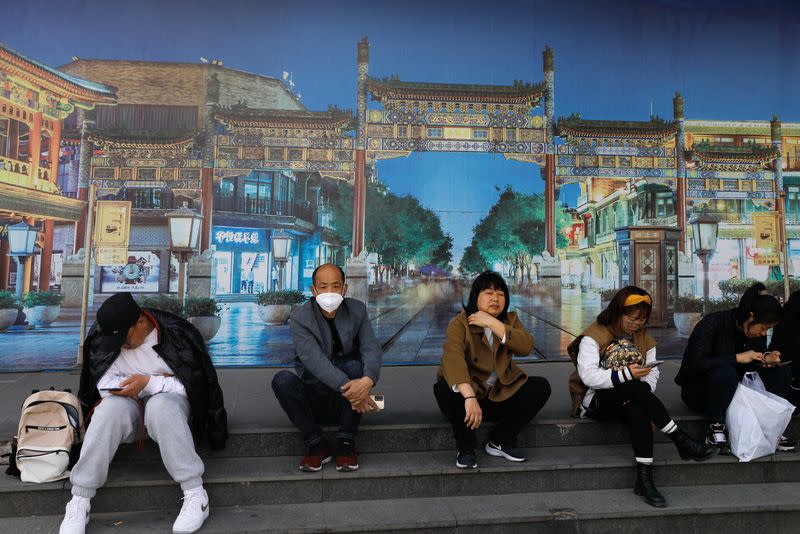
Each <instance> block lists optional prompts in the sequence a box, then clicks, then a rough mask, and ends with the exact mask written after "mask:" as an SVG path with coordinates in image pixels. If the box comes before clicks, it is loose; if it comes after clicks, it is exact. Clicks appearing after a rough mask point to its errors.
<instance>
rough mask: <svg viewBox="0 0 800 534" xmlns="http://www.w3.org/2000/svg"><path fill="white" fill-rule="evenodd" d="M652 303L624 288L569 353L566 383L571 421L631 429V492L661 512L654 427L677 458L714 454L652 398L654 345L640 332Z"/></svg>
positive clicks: (655, 367) (643, 293) (637, 290)
mask: <svg viewBox="0 0 800 534" xmlns="http://www.w3.org/2000/svg"><path fill="white" fill-rule="evenodd" d="M652 305H653V301H652V299H651V297H650V295H649V294H648V293H647V291H645V290H643V289H640V288H638V287H635V286H628V287H625V288H623V289H621V290H619V291H618V292H617V294H616V295H614V298H613V299H612V300H611V303H610V304H609V305H608V307H607V308H606V309H605V310H603V311H602V312H601V313H600V315H598V316H597V320H596V321H595V323H593V324H592V325H591V326H589V328H587V329H586V330H585V331H584V332H583V334H582V335H581V336H579V337H578V338H577V339H575V341H573V342H572V344H570V346H569V347H568V349H567V350H568V352H569V354H570V355H571V356H573V358H574V359H575V363H576V367H577V370H576V372H575V373H573V375H572V376H571V377H570V393H571V394H572V400H573V413H572V415H573V416H574V417H584V416H585V417H591V418H593V419H599V420H608V419H620V420H622V421H623V422H624V423H625V424H626V425H627V426H628V427H629V429H630V433H631V443H632V445H633V454H634V458H635V460H636V484H635V486H634V492H635V493H636V495H640V496H642V497H644V500H645V502H646V503H647V504H649V505H651V506H656V507H659V508H662V507H664V506H666V500H665V499H664V496H663V495H661V493H660V492H659V491H658V489H656V487H655V483H654V482H653V429H652V425H651V424H654V425H655V426H656V427H657V428H659V429H660V430H661V431H662V432H663V433H664V434H666V435H667V436H668V437H669V438H670V439H671V440H672V441H673V442H674V443H675V446H676V447H677V448H678V453H680V455H681V458H683V459H684V460H688V459H692V460H695V461H703V460H706V459H708V458H710V457H711V456H713V454H714V452H715V449H714V447H711V446H709V445H706V444H704V443H703V442H702V441H698V440H695V439H693V438H692V437H690V436H689V435H688V434H686V432H684V431H683V430H681V429H680V428H678V425H676V424H675V422H674V421H673V420H672V418H671V417H670V415H669V413H667V410H666V408H664V405H663V404H662V403H661V401H660V400H659V399H658V397H656V396H655V395H654V392H655V390H656V384H657V382H658V376H659V372H658V363H659V362H657V361H656V343H655V340H654V339H653V338H652V337H651V336H650V335H649V334H648V333H647V330H646V328H645V326H646V325H647V321H648V319H649V318H650V312H651V311H652Z"/></svg>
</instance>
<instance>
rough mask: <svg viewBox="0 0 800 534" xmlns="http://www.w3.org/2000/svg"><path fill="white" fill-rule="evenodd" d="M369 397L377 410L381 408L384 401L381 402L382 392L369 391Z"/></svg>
mask: <svg viewBox="0 0 800 534" xmlns="http://www.w3.org/2000/svg"><path fill="white" fill-rule="evenodd" d="M369 397H370V398H371V399H372V401H373V402H374V403H375V405H376V406H377V407H378V409H379V410H383V406H384V402H383V393H370V394H369Z"/></svg>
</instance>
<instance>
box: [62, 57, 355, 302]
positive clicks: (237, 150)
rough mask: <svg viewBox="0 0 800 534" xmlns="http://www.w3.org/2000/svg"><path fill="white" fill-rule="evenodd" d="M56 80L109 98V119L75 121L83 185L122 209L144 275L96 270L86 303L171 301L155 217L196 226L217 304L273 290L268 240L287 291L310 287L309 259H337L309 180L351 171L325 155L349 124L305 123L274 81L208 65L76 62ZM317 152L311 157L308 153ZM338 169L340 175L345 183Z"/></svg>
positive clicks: (170, 272) (170, 274)
mask: <svg viewBox="0 0 800 534" xmlns="http://www.w3.org/2000/svg"><path fill="white" fill-rule="evenodd" d="M63 68H64V69H65V70H68V71H70V72H75V73H80V74H81V75H84V76H86V77H89V78H91V79H95V80H103V81H106V82H107V83H114V84H117V85H116V86H117V87H119V91H118V92H119V105H118V106H117V107H115V108H100V109H98V110H97V113H95V114H94V116H89V115H88V114H87V115H85V116H82V117H81V119H82V121H83V122H84V123H85V126H84V125H81V129H83V130H87V131H88V133H85V134H84V136H83V138H84V144H87V143H88V144H90V146H91V152H90V153H91V154H92V157H91V165H90V166H89V168H88V169H87V170H86V174H87V175H88V176H89V177H90V179H91V180H93V181H94V183H95V184H96V185H97V186H98V188H99V189H98V197H99V198H108V199H112V198H113V199H126V200H130V201H131V202H132V203H133V207H134V218H133V225H132V230H131V246H130V252H131V255H132V256H134V259H135V260H136V261H137V262H141V261H145V262H146V263H147V264H148V265H150V267H151V269H150V270H149V271H148V274H149V279H148V280H145V279H142V280H136V281H135V282H136V283H134V284H133V285H131V284H130V283H129V282H128V281H125V280H123V281H120V276H119V275H118V273H116V271H120V267H117V268H116V269H115V268H114V267H109V268H103V269H101V271H100V272H99V273H98V276H97V282H96V286H95V289H96V291H98V292H113V291H117V290H120V289H128V290H131V289H132V290H134V291H141V292H167V291H174V290H175V289H176V287H177V278H176V269H175V266H174V265H173V264H174V263H175V260H174V258H171V256H170V252H169V250H168V235H167V226H166V218H165V215H166V213H168V212H169V211H171V210H173V209H175V208H177V207H180V206H181V205H184V204H185V205H187V206H188V207H191V208H194V209H197V210H198V211H200V212H201V213H202V215H203V223H204V228H203V235H202V239H201V248H202V250H206V249H208V248H209V247H213V248H215V249H216V252H215V254H214V256H215V258H216V264H217V269H216V281H217V292H218V293H221V294H227V293H233V294H237V293H255V292H257V291H260V290H264V289H268V288H273V287H275V286H276V285H277V276H276V269H275V266H274V262H273V259H272V255H271V250H270V237H271V235H272V232H273V231H277V230H279V229H284V230H285V231H287V232H289V233H290V234H291V235H292V236H293V237H294V238H295V239H293V241H292V245H293V246H292V249H291V256H290V258H289V261H288V262H287V276H286V277H285V279H286V281H287V284H286V285H287V287H293V288H305V287H307V286H308V285H310V275H309V276H308V277H305V276H304V275H305V274H307V273H306V271H307V270H308V269H309V268H310V269H311V270H313V267H315V266H316V265H318V264H319V261H321V260H320V255H325V254H323V253H322V252H320V251H322V250H323V249H324V250H327V249H325V247H331V248H334V249H336V251H337V252H338V251H339V249H340V248H341V245H340V244H339V243H338V241H336V240H333V239H331V238H330V237H329V238H328V241H324V240H323V238H322V236H324V235H329V234H330V232H327V233H326V232H325V231H324V229H323V228H321V227H320V226H319V223H320V220H319V216H318V214H319V212H318V209H317V208H318V205H319V203H320V202H322V200H321V198H320V192H321V191H323V190H324V188H323V186H322V183H323V180H322V176H321V174H320V171H322V172H323V173H327V175H329V176H335V177H337V178H338V177H342V176H344V174H342V173H341V172H339V173H338V174H337V172H335V169H334V167H335V168H337V169H338V168H340V167H342V168H344V167H346V166H347V165H348V163H347V162H346V161H345V160H347V159H349V160H352V154H351V153H348V154H347V157H345V158H342V157H341V156H339V155H337V154H335V153H333V152H332V150H333V149H334V148H336V146H331V145H330V143H331V142H334V144H335V143H336V142H337V141H336V140H335V139H334V138H335V137H336V136H341V129H342V128H341V126H342V124H344V123H347V122H348V121H351V119H348V118H347V117H346V113H344V112H338V111H332V112H308V111H305V109H304V107H303V106H302V105H301V104H300V102H299V99H298V98H297V97H296V96H295V95H294V94H293V93H292V92H291V91H289V90H288V88H287V87H286V86H285V85H284V83H283V82H281V81H280V80H277V79H275V78H271V77H267V76H260V75H255V74H251V73H247V72H243V71H239V70H236V69H230V68H227V67H224V66H223V65H222V63H221V62H219V61H212V62H211V63H210V64H203V63H200V64H189V63H158V62H137V61H109V60H82V59H78V60H76V61H73V62H72V63H71V64H69V65H66V66H64V67H63ZM342 120H344V123H342ZM331 125H332V126H331ZM76 126H77V125H76ZM78 130H80V129H79V128H76V131H78ZM264 138H268V141H267V142H264V141H263V139H264ZM309 139H310V140H311V141H312V144H309V143H308V140H309ZM316 140H318V141H319V143H318V144H319V146H316V145H313V142H316ZM295 141H297V142H295ZM338 142H339V143H341V140H339V141H338ZM350 142H352V141H350ZM304 143H305V144H304ZM298 149H299V151H300V152H299V153H298V152H297V150H298ZM337 158H338V159H337ZM349 165H350V167H351V168H350V169H344V170H345V171H349V172H350V173H351V172H352V162H350V163H349ZM78 167H79V171H78V172H79V174H80V167H81V166H80V165H78ZM74 168H75V166H73V167H72V170H73V171H74ZM327 171H331V172H327ZM67 181H69V182H70V183H74V182H76V180H74V179H73V180H67ZM77 181H80V180H77ZM331 256H333V255H331ZM341 256H343V255H342V254H339V257H340V261H341V260H342V259H343V258H341ZM326 257H327V256H326ZM167 258H170V260H167ZM190 273H191V269H190ZM140 278H141V277H140ZM123 284H125V285H124V286H123Z"/></svg>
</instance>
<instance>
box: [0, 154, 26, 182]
mask: <svg viewBox="0 0 800 534" xmlns="http://www.w3.org/2000/svg"><path fill="white" fill-rule="evenodd" d="M29 173H30V164H29V163H28V162H27V161H19V160H16V159H11V158H8V157H5V156H0V181H2V182H5V183H7V184H12V185H19V186H22V187H28V186H29V184H30V181H29V180H30V176H29Z"/></svg>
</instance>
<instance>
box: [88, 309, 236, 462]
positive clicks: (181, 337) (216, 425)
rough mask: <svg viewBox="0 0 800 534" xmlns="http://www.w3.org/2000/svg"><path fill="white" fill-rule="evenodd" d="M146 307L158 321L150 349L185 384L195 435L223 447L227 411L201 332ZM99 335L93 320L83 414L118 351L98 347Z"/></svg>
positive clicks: (89, 340)
mask: <svg viewBox="0 0 800 534" xmlns="http://www.w3.org/2000/svg"><path fill="white" fill-rule="evenodd" d="M145 311H146V312H147V313H149V314H150V315H151V316H152V317H153V318H155V320H156V322H157V323H158V330H159V334H158V338H159V344H158V345H154V346H153V349H154V350H155V351H156V352H157V353H158V355H159V356H161V358H162V359H163V360H164V362H166V364H167V365H168V366H169V368H170V369H172V372H173V373H174V374H175V376H176V377H177V378H178V380H180V381H181V384H183V387H184V388H186V394H187V396H188V398H189V405H190V406H191V410H192V415H191V428H192V433H193V434H194V436H195V439H199V438H201V437H203V436H204V435H207V436H208V441H209V444H210V445H211V448H212V449H222V448H224V447H225V440H226V439H227V437H228V415H227V413H226V412H225V406H224V403H223V399H222V389H220V387H219V381H218V380H217V372H216V371H215V370H214V366H213V364H212V363H211V357H210V356H209V355H208V351H207V350H206V345H205V343H204V342H203V338H202V336H201V335H200V332H198V331H197V329H196V328H195V327H194V326H192V324H191V323H189V322H188V321H186V320H184V319H181V318H180V317H177V316H176V315H173V314H171V313H167V312H163V311H159V310H152V309H147V310H145ZM101 335H102V331H101V330H100V327H99V326H98V325H97V323H96V322H95V324H93V325H92V328H91V330H89V335H88V336H87V338H86V341H85V342H84V345H83V369H82V370H81V385H80V391H79V392H78V398H79V399H80V401H81V405H82V407H83V413H84V416H86V415H88V413H89V411H90V410H91V408H92V407H93V406H94V405H95V404H96V403H97V401H99V400H100V392H99V391H98V390H97V382H98V380H100V378H101V377H102V376H103V374H105V372H106V371H107V370H108V368H109V367H110V366H111V364H112V363H113V362H114V360H115V359H116V358H117V356H118V355H119V353H118V352H106V353H103V352H99V351H98V348H97V346H98V344H99V340H100V336H101Z"/></svg>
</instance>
